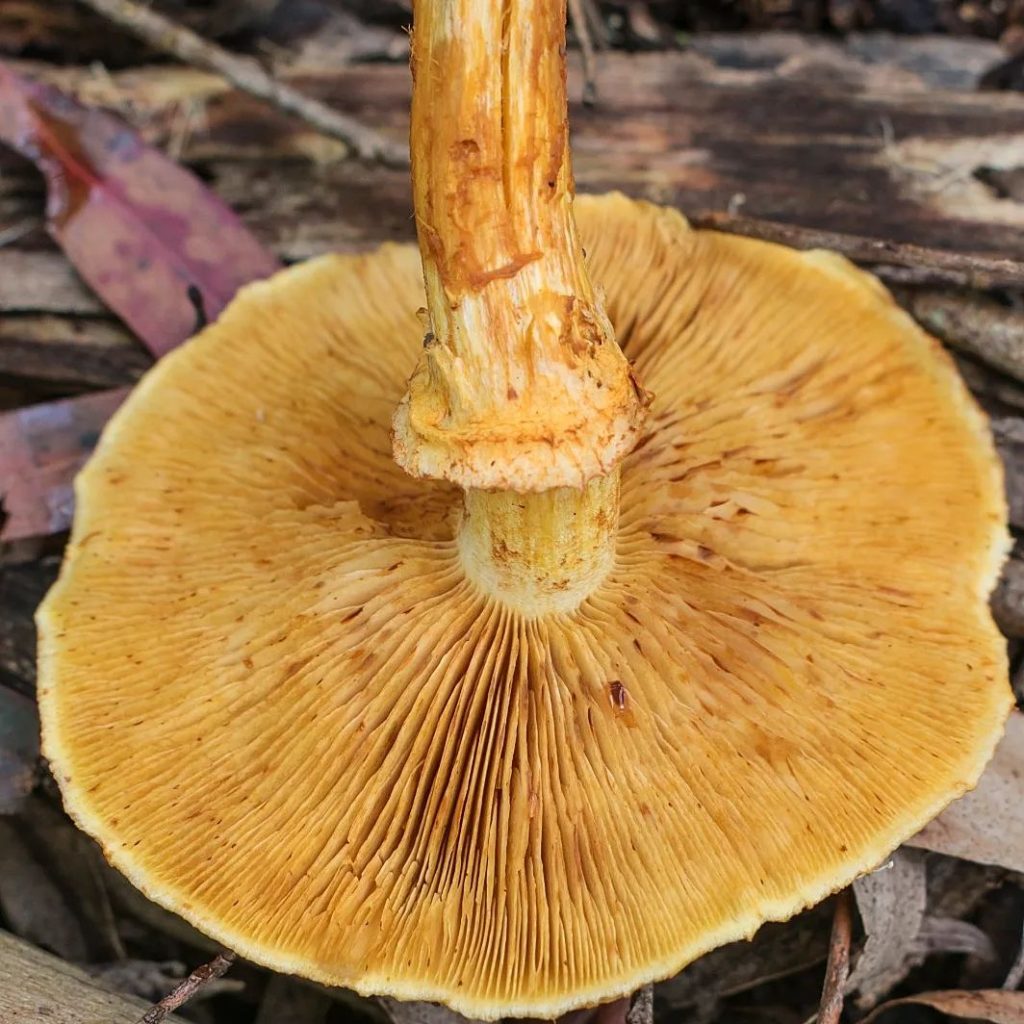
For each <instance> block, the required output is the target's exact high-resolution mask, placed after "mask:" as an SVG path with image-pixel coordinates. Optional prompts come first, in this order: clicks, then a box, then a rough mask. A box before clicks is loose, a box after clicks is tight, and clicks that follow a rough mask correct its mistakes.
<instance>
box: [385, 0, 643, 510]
mask: <svg viewBox="0 0 1024 1024" xmlns="http://www.w3.org/2000/svg"><path fill="white" fill-rule="evenodd" d="M414 17H415V26H416V33H415V37H414V42H413V59H412V64H413V76H414V85H413V103H412V162H413V192H414V199H415V208H416V221H417V228H418V233H419V241H420V252H421V255H422V260H423V272H424V278H425V283H426V293H427V302H428V307H429V309H428V312H429V320H430V332H429V333H428V334H427V338H426V341H425V343H424V351H423V355H422V357H421V359H420V362H419V365H418V366H417V368H416V371H415V372H414V374H413V376H412V379H411V380H410V384H409V390H408V393H407V394H406V396H405V398H404V399H403V401H402V403H401V405H400V406H399V408H398V410H397V412H396V414H395V421H394V427H395V430H394V454H395V458H396V460H397V461H398V463H399V464H400V465H401V466H403V467H404V468H405V469H406V470H407V471H408V472H410V473H412V474H413V475H415V476H428V477H437V478H444V479H448V480H452V481H454V482H455V483H458V484H460V485H461V486H462V487H464V488H476V489H481V488H482V489H501V490H505V491H515V492H520V493H523V492H538V491H545V490H549V489H552V488H562V487H576V488H581V487H583V486H584V485H585V484H586V483H587V482H588V481H590V480H591V479H593V478H594V477H597V476H601V475H603V474H606V473H609V472H611V471H612V470H614V469H615V467H616V466H617V465H618V463H619V461H620V460H621V458H622V457H623V456H624V455H625V454H626V453H627V452H628V451H629V449H630V448H631V447H632V446H633V444H634V442H635V440H636V437H637V434H638V431H639V429H640V426H641V424H642V420H643V416H644V412H645V407H646V402H645V398H646V396H645V395H644V393H643V391H642V390H641V389H640V388H639V387H638V386H637V384H636V382H635V380H634V378H633V375H632V372H631V369H630V366H629V363H628V361H627V360H626V358H625V356H624V355H623V353H622V351H621V349H620V348H619V347H618V345H617V344H616V342H615V338H614V335H613V332H612V328H611V324H610V323H609V321H608V317H607V316H606V315H605V311H604V307H603V302H602V297H601V295H600V293H599V291H598V290H597V289H596V288H595V287H594V285H593V283H592V282H591V280H590V276H589V273H588V270H587V267H586V263H585V257H584V253H583V250H582V247H581V245H580V242H579V239H578V237H577V233H576V224H575V221H574V218H573V213H572V199H573V180H572V171H571V168H570V162H569V148H568V128H567V102H566V85H565V0H501V2H500V3H499V2H494V3H480V2H479V0H416V3H415V10H414ZM474 500H475V499H474ZM556 504H557V502H556Z"/></svg>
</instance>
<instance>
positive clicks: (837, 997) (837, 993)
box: [818, 889, 853, 1024]
mask: <svg viewBox="0 0 1024 1024" xmlns="http://www.w3.org/2000/svg"><path fill="white" fill-rule="evenodd" d="M852 937H853V910H852V907H851V899H850V890H849V889H844V890H843V891H842V892H841V893H840V894H839V895H838V896H837V897H836V906H835V912H834V915H833V917H832V935H831V936H830V938H829V943H828V965H827V966H826V968H825V984H824V986H823V987H822V990H821V1004H820V1006H819V1008H818V1024H839V1018H840V1016H841V1015H842V1012H843V998H844V996H845V995H846V979H847V977H848V976H849V973H850V940H851V938H852Z"/></svg>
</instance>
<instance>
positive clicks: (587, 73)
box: [569, 0, 597, 107]
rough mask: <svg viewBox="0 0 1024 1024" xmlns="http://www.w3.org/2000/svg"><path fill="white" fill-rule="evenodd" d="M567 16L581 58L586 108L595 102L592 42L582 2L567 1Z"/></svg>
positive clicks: (575, 0) (595, 79) (579, 0)
mask: <svg viewBox="0 0 1024 1024" xmlns="http://www.w3.org/2000/svg"><path fill="white" fill-rule="evenodd" d="M569 16H570V18H571V19H572V27H573V31H574V32H575V33H576V39H577V41H578V42H579V44H580V53H581V55H582V56H583V102H584V104H586V105H587V106H588V107H589V106H592V105H593V104H594V103H596V102H597V78H596V74H595V57H594V41H593V40H592V39H591V38H590V25H589V23H588V21H587V12H586V10H585V9H584V5H583V0H569Z"/></svg>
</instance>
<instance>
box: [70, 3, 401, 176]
mask: <svg viewBox="0 0 1024 1024" xmlns="http://www.w3.org/2000/svg"><path fill="white" fill-rule="evenodd" d="M79 2H80V3H82V4H84V5H85V6H86V7H90V8H92V9H93V10H94V11H96V12H97V13H99V14H102V15H103V16H104V17H106V18H108V19H109V20H110V21H112V22H113V23H114V24H115V25H118V26H120V27H121V28H123V29H125V30H127V31H128V32H131V33H132V34H133V35H135V36H138V37H139V38H140V39H142V40H144V41H145V42H147V43H149V45H150V46H153V47H155V48H156V49H158V50H161V51H163V52H164V53H168V54H170V55H171V56H173V57H177V58H178V59H179V60H181V61H184V62H185V63H186V64H192V65H195V66H196V67H201V68H205V69H206V70H207V71H213V72H214V73H216V74H218V75H221V76H222V77H223V78H226V79H227V80H228V81H229V82H230V83H231V84H232V85H234V86H235V87H236V88H238V89H241V90H242V91H243V92H247V93H249V95H250V96H255V97H257V98H258V99H261V100H265V101H266V102H268V103H270V104H272V105H273V106H275V107H277V108H278V109H279V110H283V111H285V112H286V113H289V114H294V115H295V116H296V117H299V118H301V119H302V120H303V121H305V122H306V123H307V124H309V125H311V126H312V127H314V128H315V129H316V130H317V131H319V132H323V134H324V135H329V136H331V137H332V138H335V139H340V140H341V141H342V142H344V143H345V145H346V146H348V147H349V148H350V149H351V150H352V151H353V152H354V153H355V154H356V155H357V156H359V157H362V158H363V159H365V160H379V161H380V162H381V163H383V164H387V165H388V166H391V167H408V165H409V154H408V152H407V151H406V148H405V146H403V145H398V144H397V143H395V142H392V141H391V140H390V139H388V138H385V137H384V136H383V135H379V134H378V133H377V132H375V131H374V130H373V129H372V128H367V127H366V125H363V124H360V123H359V122H358V121H356V120H355V119H354V118H352V117H349V116H348V115H347V114H342V113H341V112H340V111H337V110H334V109H332V108H331V107H329V106H327V105H326V104H324V103H321V102H320V101H319V100H315V99H312V98H311V97H309V96H304V95H303V94H302V93H301V92H299V91H298V90H296V89H293V88H292V87H291V86H289V85H284V84H283V83H281V82H278V81H277V80H276V79H274V78H272V77H271V76H270V75H268V74H267V73H266V72H265V71H264V70H263V69H262V68H261V67H260V66H259V65H258V64H257V63H256V62H255V61H253V60H250V59H248V58H246V57H238V56H236V55H235V54H233V53H228V51H227V50H225V49H223V48H222V47H220V46H217V45H215V44H214V43H211V42H208V41H207V40H206V39H203V38H202V36H199V35H196V33H195V32H193V31H192V30H191V29H188V28H184V27H183V26H181V25H178V24H176V23H175V22H173V21H171V19H170V18H166V17H164V16H163V15H162V14H158V13H157V12H156V11H153V10H150V9H149V8H148V7H143V6H142V5H141V4H139V3H136V2H135V0H79Z"/></svg>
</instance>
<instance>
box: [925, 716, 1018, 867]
mask: <svg viewBox="0 0 1024 1024" xmlns="http://www.w3.org/2000/svg"><path fill="white" fill-rule="evenodd" d="M1022 781H1024V715H1022V714H1021V713H1020V712H1017V711H1015V712H1014V713H1013V714H1012V715H1011V716H1010V718H1009V720H1008V721H1007V723H1006V733H1005V734H1004V736H1003V739H1002V741H1001V742H1000V744H999V746H998V747H997V748H996V752H995V756H994V757H993V758H992V760H991V762H990V763H989V766H988V768H986V769H985V773H984V774H983V775H982V777H981V781H980V782H979V783H978V786H977V788H976V789H975V790H974V791H973V792H971V793H968V794H967V795H966V796H963V797H961V798H960V799H959V800H957V801H955V802H954V803H952V804H950V805H949V807H947V808H946V810H945V811H943V812H942V814H940V815H939V816H938V818H936V819H935V820H934V821H933V822H932V823H931V824H930V825H928V826H926V827H925V828H924V829H923V830H922V831H921V832H919V833H918V834H917V835H916V836H914V838H913V839H911V840H910V841H909V843H910V845H911V846H918V847H923V848H924V849H926V850H935V851H936V852H938V853H945V854H948V855H950V856H952V857H960V858H962V859H963V860H971V861H976V862H977V863H979V864H998V865H1000V866H1002V867H1005V868H1010V869H1011V870H1014V871H1024V801H1022V800H1021V785H1022Z"/></svg>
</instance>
